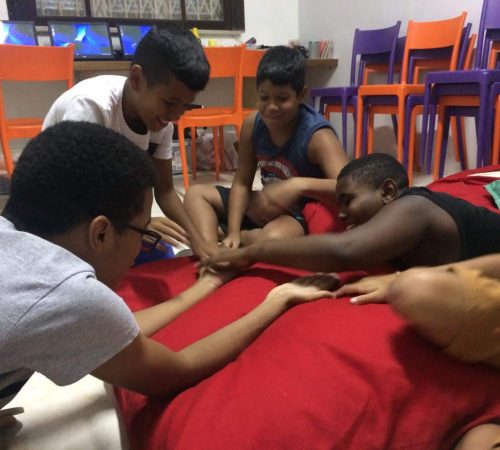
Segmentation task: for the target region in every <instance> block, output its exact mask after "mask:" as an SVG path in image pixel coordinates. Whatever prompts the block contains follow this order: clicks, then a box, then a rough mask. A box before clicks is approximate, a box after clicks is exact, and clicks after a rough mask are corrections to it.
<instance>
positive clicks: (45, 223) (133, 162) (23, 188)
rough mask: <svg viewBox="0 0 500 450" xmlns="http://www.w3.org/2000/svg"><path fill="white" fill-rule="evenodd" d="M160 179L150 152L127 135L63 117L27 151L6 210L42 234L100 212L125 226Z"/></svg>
mask: <svg viewBox="0 0 500 450" xmlns="http://www.w3.org/2000/svg"><path fill="white" fill-rule="evenodd" d="M155 181H156V172H155V168H154V166H153V164H152V162H151V161H150V158H149V157H148V155H147V154H146V152H144V151H143V150H141V149H140V148H139V147H138V146H136V145H135V144H134V143H133V142H131V141H130V140H128V139H127V138H126V137H125V136H123V135H121V134H119V133H117V132H115V131H113V130H110V129H108V128H105V127H103V126H101V125H97V124H94V123H88V122H73V121H72V122H69V121H65V122H60V123H58V124H57V125H54V126H52V127H49V128H47V129H46V130H45V131H43V132H42V133H40V134H39V135H38V136H36V137H35V138H33V139H32V140H31V141H30V142H29V143H28V145H27V146H26V148H25V149H24V151H23V152H22V154H21V156H20V157H19V161H18V162H17V165H16V168H15V170H14V173H13V175H12V182H11V193H10V197H9V199H8V201H7V204H6V205H5V208H4V210H3V211H2V215H3V216H4V217H5V218H7V219H8V220H10V221H11V222H12V223H13V224H14V225H15V227H16V228H17V229H18V230H21V231H27V232H29V233H33V234H36V235H38V236H41V237H51V236H56V235H59V234H62V233H65V232H66V231H69V230H71V229H73V228H74V227H75V226H77V225H79V224H81V223H83V222H85V221H87V220H91V219H93V218H94V217H96V216H98V215H101V214H102V215H105V216H106V217H108V218H109V219H110V220H111V221H112V222H113V223H114V224H115V225H116V226H117V228H118V230H119V231H120V230H121V229H122V227H120V224H121V223H127V222H129V221H130V220H132V219H133V218H134V217H136V216H137V215H138V214H140V213H141V212H142V210H143V207H144V196H145V193H146V190H147V189H149V188H151V187H152V186H154V184H155Z"/></svg>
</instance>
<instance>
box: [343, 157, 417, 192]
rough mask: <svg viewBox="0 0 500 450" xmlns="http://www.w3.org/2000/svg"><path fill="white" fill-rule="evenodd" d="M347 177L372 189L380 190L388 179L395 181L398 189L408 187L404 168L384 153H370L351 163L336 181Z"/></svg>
mask: <svg viewBox="0 0 500 450" xmlns="http://www.w3.org/2000/svg"><path fill="white" fill-rule="evenodd" d="M347 176H350V177H351V178H352V179H353V180H355V181H357V182H361V183H363V184H364V185H367V186H370V187H372V188H374V189H378V188H380V187H381V186H382V184H383V183H384V181H385V180H387V179H388V178H390V179H392V180H394V181H395V183H396V186H397V187H398V189H404V188H407V187H408V185H409V181H408V174H407V173H406V170H405V168H404V167H403V166H402V165H401V164H400V163H399V162H398V160H397V159H396V158H394V157H392V156H391V155H386V154H385V153H372V154H371V155H367V156H363V157H361V158H358V159H355V160H353V161H351V162H350V163H348V164H347V165H345V166H344V168H343V169H342V170H341V171H340V173H339V175H338V177H337V180H340V179H341V178H343V177H347Z"/></svg>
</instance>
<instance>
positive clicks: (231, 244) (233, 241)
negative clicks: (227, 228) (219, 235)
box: [220, 233, 241, 248]
mask: <svg viewBox="0 0 500 450" xmlns="http://www.w3.org/2000/svg"><path fill="white" fill-rule="evenodd" d="M240 245H241V240H240V233H230V234H228V235H227V236H226V237H225V238H224V239H223V240H222V241H221V243H220V246H221V247H223V248H239V247H240Z"/></svg>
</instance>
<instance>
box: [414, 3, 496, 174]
mask: <svg viewBox="0 0 500 450" xmlns="http://www.w3.org/2000/svg"><path fill="white" fill-rule="evenodd" d="M498 40H500V2H499V1H498V0H484V2H483V8H482V11H481V21H480V24H479V32H478V41H477V42H478V43H477V49H476V56H475V60H474V69H473V70H457V71H453V72H448V71H443V72H434V73H431V74H428V75H427V77H426V81H425V84H426V87H425V101H424V115H423V120H422V141H421V153H420V154H421V158H424V156H425V163H426V168H427V172H428V173H429V172H430V170H431V164H432V143H433V138H434V126H435V112H436V108H437V106H438V105H439V98H440V97H444V96H478V97H479V107H470V106H461V105H460V104H457V105H456V106H452V107H446V111H445V112H444V114H445V115H444V116H443V119H444V124H443V125H444V127H443V131H444V134H443V140H442V145H441V148H440V149H436V151H437V152H438V153H439V155H437V156H438V158H436V163H437V162H438V163H439V167H434V175H435V178H436V177H437V176H442V174H443V171H444V164H443V162H442V161H443V160H444V159H445V157H444V156H445V152H446V145H447V143H448V139H447V137H448V128H449V116H450V115H456V116H459V117H463V116H473V117H475V118H476V135H477V161H476V166H477V167H481V166H483V165H487V164H488V163H489V159H490V148H491V131H492V130H491V128H492V120H493V117H492V115H491V110H492V107H491V106H490V105H489V91H490V87H491V85H492V84H493V83H495V82H500V70H488V69H487V67H488V59H489V53H490V48H491V44H492V42H494V41H498ZM442 113H443V111H440V114H442ZM438 160H439V161H438ZM423 162H424V161H423V160H422V159H421V163H423Z"/></svg>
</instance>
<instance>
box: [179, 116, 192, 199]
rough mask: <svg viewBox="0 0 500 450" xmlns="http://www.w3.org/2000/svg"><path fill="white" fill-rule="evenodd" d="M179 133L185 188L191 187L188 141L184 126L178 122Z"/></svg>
mask: <svg viewBox="0 0 500 450" xmlns="http://www.w3.org/2000/svg"><path fill="white" fill-rule="evenodd" d="M177 134H178V139H179V153H180V155H181V165H182V179H183V181H184V190H187V189H188V187H189V176H188V163H187V158H186V141H185V139H184V128H183V127H181V126H180V125H179V122H177Z"/></svg>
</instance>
